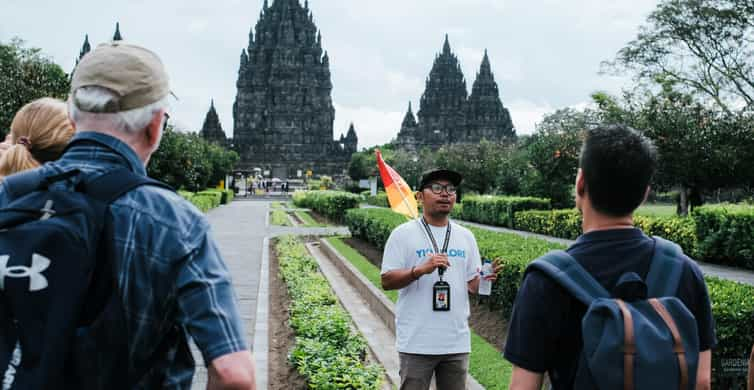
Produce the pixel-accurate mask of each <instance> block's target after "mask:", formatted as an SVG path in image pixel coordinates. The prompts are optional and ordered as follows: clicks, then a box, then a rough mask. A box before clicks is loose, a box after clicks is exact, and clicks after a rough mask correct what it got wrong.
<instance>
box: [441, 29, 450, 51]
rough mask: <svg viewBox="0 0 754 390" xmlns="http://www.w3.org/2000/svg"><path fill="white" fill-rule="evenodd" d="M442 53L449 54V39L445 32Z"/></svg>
mask: <svg viewBox="0 0 754 390" xmlns="http://www.w3.org/2000/svg"><path fill="white" fill-rule="evenodd" d="M442 54H450V41H449V40H448V34H445V43H444V44H443V45H442Z"/></svg>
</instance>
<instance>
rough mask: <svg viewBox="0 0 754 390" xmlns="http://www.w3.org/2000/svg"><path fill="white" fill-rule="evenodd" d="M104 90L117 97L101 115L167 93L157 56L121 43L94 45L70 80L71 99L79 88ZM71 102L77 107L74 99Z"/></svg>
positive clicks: (146, 101)
mask: <svg viewBox="0 0 754 390" xmlns="http://www.w3.org/2000/svg"><path fill="white" fill-rule="evenodd" d="M88 86H98V87H104V88H107V89H109V90H111V91H113V92H115V93H116V94H118V95H119V96H120V99H119V100H118V103H117V104H112V105H108V106H107V107H106V108H105V109H104V110H103V111H104V112H121V111H128V110H133V109H136V108H140V107H144V106H146V105H149V104H152V103H154V102H157V101H159V100H160V99H162V98H164V97H165V96H167V95H168V94H170V93H171V92H170V85H169V79H168V74H167V72H166V71H165V66H164V65H163V64H162V61H160V58H159V57H157V54H155V53H153V52H152V51H150V50H147V49H145V48H143V47H141V46H137V45H133V44H130V43H126V42H124V41H112V42H108V43H103V44H100V45H99V46H97V48H96V49H94V50H93V51H92V52H90V53H87V54H86V55H85V56H84V58H83V59H82V60H81V62H79V64H78V66H77V67H76V70H75V71H74V73H73V78H72V79H71V93H72V96H75V94H73V93H74V92H76V90H77V89H79V88H81V87H88ZM73 103H74V104H76V105H77V106H78V104H77V102H76V99H75V98H74V99H73Z"/></svg>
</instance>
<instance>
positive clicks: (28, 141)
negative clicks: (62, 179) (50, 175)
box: [0, 98, 74, 176]
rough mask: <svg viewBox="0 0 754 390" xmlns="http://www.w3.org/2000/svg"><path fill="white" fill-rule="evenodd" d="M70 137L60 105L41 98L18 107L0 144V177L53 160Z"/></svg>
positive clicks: (69, 127) (58, 155) (65, 114)
mask: <svg viewBox="0 0 754 390" xmlns="http://www.w3.org/2000/svg"><path fill="white" fill-rule="evenodd" d="M73 133H74V130H73V126H72V125H71V121H70V120H69V119H68V108H67V107H66V105H65V103H64V102H62V101H60V100H57V99H53V98H41V99H37V100H35V101H33V102H31V103H29V104H27V105H25V106H23V107H21V109H20V110H19V111H18V112H17V113H16V116H15V117H14V118H13V122H12V123H11V126H10V133H8V136H7V137H6V140H5V142H3V143H2V144H0V150H2V157H0V176H8V175H12V174H14V173H16V172H21V171H24V170H27V169H32V168H36V167H38V166H40V165H42V164H44V163H46V162H48V161H54V160H57V159H58V158H59V157H60V155H61V154H62V153H63V150H64V149H65V147H66V145H68V141H70V140H71V137H73Z"/></svg>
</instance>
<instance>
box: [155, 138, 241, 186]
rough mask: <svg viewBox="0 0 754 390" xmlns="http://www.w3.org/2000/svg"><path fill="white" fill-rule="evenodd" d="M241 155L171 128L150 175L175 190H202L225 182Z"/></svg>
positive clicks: (158, 152)
mask: <svg viewBox="0 0 754 390" xmlns="http://www.w3.org/2000/svg"><path fill="white" fill-rule="evenodd" d="M237 161H238V154H236V153H235V152H233V151H228V150H225V149H223V148H221V147H219V146H217V145H214V144H210V143H208V142H207V141H206V140H204V139H203V138H201V137H200V136H199V135H198V134H185V133H181V132H178V131H176V130H175V129H173V128H172V127H170V126H168V128H167V130H166V131H165V133H164V134H163V136H162V141H161V143H160V147H159V148H158V149H157V151H156V152H155V153H154V154H153V155H152V158H151V159H150V162H149V167H148V172H149V176H151V177H154V178H155V179H158V180H162V181H164V182H166V183H168V184H170V185H171V186H173V187H174V188H177V189H186V190H188V191H200V190H203V189H204V188H207V187H213V186H215V185H217V183H219V182H220V180H223V179H225V175H227V174H228V173H230V172H231V171H232V169H233V165H234V164H235V163H236V162H237Z"/></svg>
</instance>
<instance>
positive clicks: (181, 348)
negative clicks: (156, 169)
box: [0, 41, 255, 389]
mask: <svg viewBox="0 0 754 390" xmlns="http://www.w3.org/2000/svg"><path fill="white" fill-rule="evenodd" d="M169 95H170V87H169V82H168V75H167V73H166V72H165V68H164V66H163V64H162V62H161V61H160V59H159V58H158V57H157V55H155V54H154V53H152V52H151V51H149V50H147V49H144V48H142V47H139V46H136V45H131V44H128V43H125V42H123V41H118V42H111V43H106V44H102V45H100V46H99V47H97V48H96V49H95V50H94V51H92V52H90V53H89V54H87V55H86V56H85V57H84V58H83V59H82V60H81V62H80V63H79V64H78V67H77V68H76V70H75V73H74V75H73V79H72V80H71V96H70V100H69V114H70V117H71V120H72V122H73V123H74V126H75V127H76V135H75V136H74V138H73V140H72V141H71V144H70V145H69V146H68V149H67V150H66V152H65V153H64V155H63V156H62V157H61V159H60V160H58V161H56V162H53V163H50V164H47V165H45V166H43V167H42V168H40V172H41V173H42V174H43V175H47V174H52V173H57V172H69V171H72V170H78V171H80V172H81V174H80V176H82V175H83V176H84V177H85V178H86V179H85V180H84V182H85V183H86V182H89V180H92V181H93V180H95V179H96V178H98V177H105V175H106V174H108V173H112V172H113V171H116V170H117V171H119V172H126V173H128V175H139V176H146V170H145V166H146V165H147V163H148V162H149V158H150V156H151V155H152V153H154V152H155V150H157V148H158V146H159V144H160V138H161V137H162V134H163V131H164V127H165V124H166V121H167V118H168V115H167V113H166V110H167V107H168V104H167V99H168V96H169ZM108 176H110V177H112V176H115V175H112V174H111V175H108ZM82 180H83V179H82ZM76 184H77V183H76V180H71V181H70V183H66V184H65V185H66V186H68V187H70V189H72V188H74V186H75V185H76ZM12 200H13V195H12V191H11V190H10V189H9V188H8V186H7V185H6V182H3V183H2V186H0V207H2V206H4V205H7V204H8V203H9V202H10V201H12ZM108 211H109V212H108V221H107V224H108V226H109V231H108V233H109V234H111V235H112V237H106V238H104V239H103V241H104V242H107V243H108V245H107V246H108V248H107V254H108V255H107V256H108V260H109V261H111V262H112V267H113V268H114V270H115V274H116V275H115V278H116V279H117V291H118V294H119V298H120V302H122V305H123V309H124V310H123V311H124V313H125V315H124V317H125V319H124V321H123V322H125V324H123V325H124V328H125V329H126V330H125V331H124V332H123V333H125V334H123V335H122V337H123V340H124V342H123V344H127V348H124V349H127V355H128V356H127V363H126V364H124V367H122V370H126V371H127V373H128V375H127V377H128V381H127V382H128V384H127V385H125V384H122V383H119V384H115V383H113V384H112V385H113V386H115V387H117V385H121V386H124V387H128V388H139V389H156V388H171V389H189V388H191V382H192V378H193V374H194V360H193V358H192V355H191V352H190V349H189V347H188V345H189V344H188V342H189V338H191V339H193V341H194V343H195V344H196V345H197V346H198V348H199V350H200V351H201V353H202V356H203V358H204V361H205V362H206V363H207V367H208V384H207V387H208V388H222V389H253V388H254V387H255V384H254V381H255V376H254V364H253V358H252V354H251V353H250V352H249V348H248V343H247V340H246V339H245V337H244V335H245V332H244V328H243V322H242V319H241V317H240V314H239V311H238V307H237V299H236V296H235V294H234V291H233V287H232V285H231V280H230V275H229V273H228V270H227V268H226V266H225V264H224V262H223V260H222V257H221V255H220V252H219V250H218V248H217V244H216V243H215V240H214V239H213V237H212V235H211V234H210V232H209V229H210V226H209V224H208V222H207V220H206V218H205V217H204V215H203V214H202V213H201V212H200V211H199V210H197V209H196V208H195V207H194V206H192V205H191V204H190V203H189V202H187V201H186V200H184V199H183V198H181V197H180V196H178V195H177V194H176V193H174V192H173V191H170V190H168V189H165V188H161V187H158V186H153V185H141V186H138V187H136V188H134V189H132V190H130V191H128V192H126V193H125V194H124V195H122V196H120V197H119V198H117V200H115V201H114V202H112V203H110V206H109V209H108ZM114 326H115V325H114ZM114 344H117V343H114ZM97 352H98V354H102V355H104V356H106V357H107V356H108V355H107V352H109V351H106V352H105V353H102V352H103V351H97ZM112 354H113V355H114V354H116V352H115V351H112ZM125 365H127V367H125ZM91 375H93V376H96V375H104V374H101V373H98V372H92V373H91ZM110 381H112V380H110Z"/></svg>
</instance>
